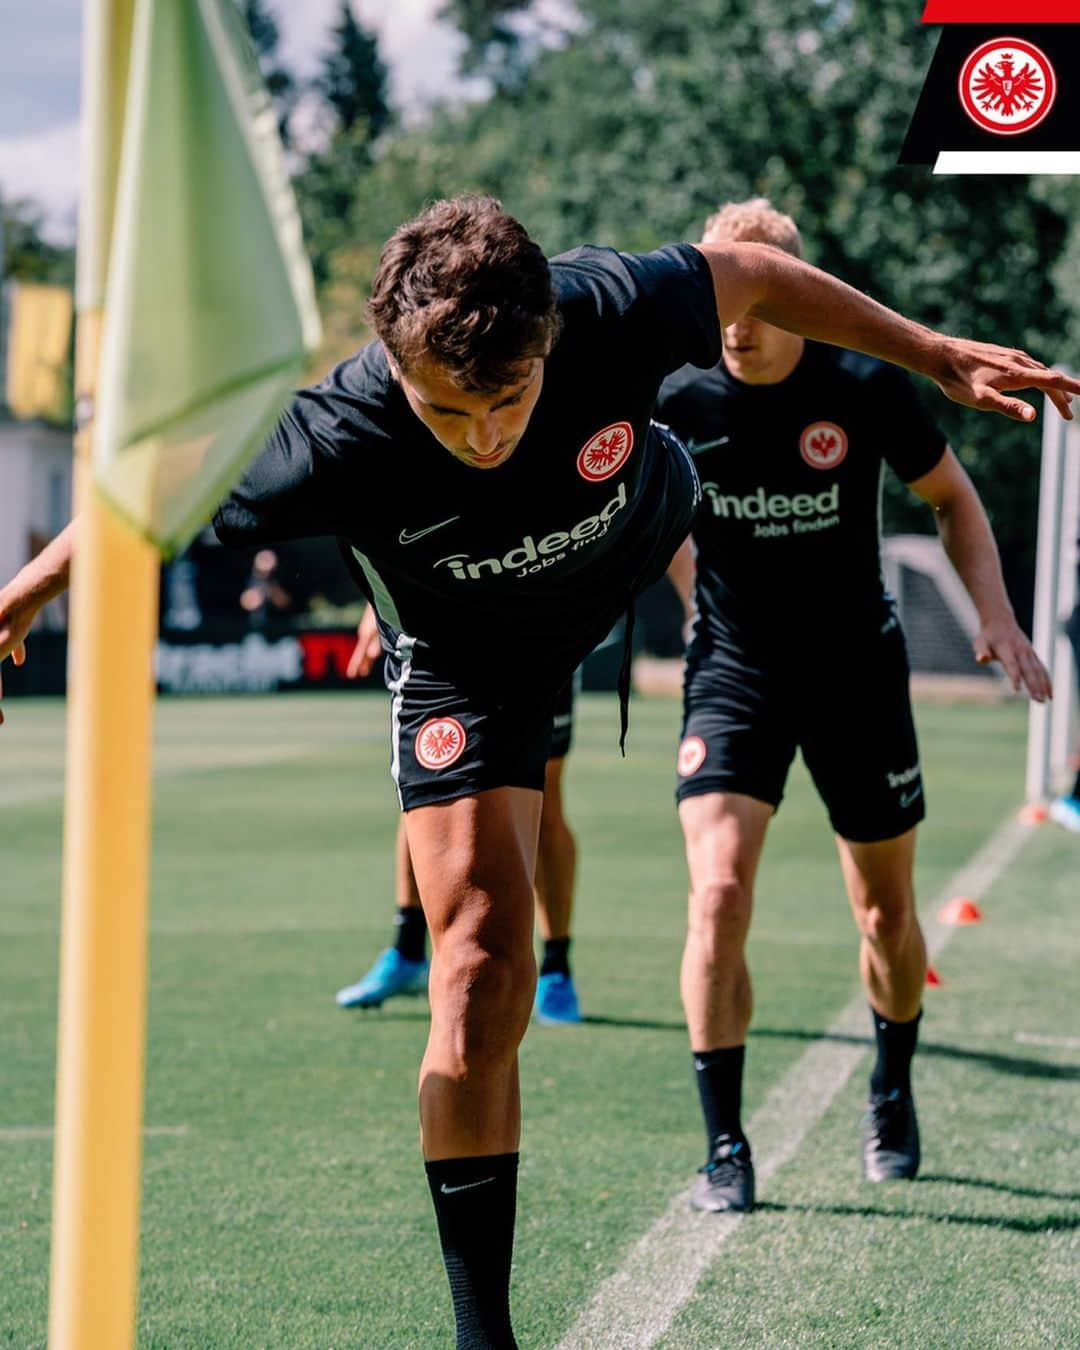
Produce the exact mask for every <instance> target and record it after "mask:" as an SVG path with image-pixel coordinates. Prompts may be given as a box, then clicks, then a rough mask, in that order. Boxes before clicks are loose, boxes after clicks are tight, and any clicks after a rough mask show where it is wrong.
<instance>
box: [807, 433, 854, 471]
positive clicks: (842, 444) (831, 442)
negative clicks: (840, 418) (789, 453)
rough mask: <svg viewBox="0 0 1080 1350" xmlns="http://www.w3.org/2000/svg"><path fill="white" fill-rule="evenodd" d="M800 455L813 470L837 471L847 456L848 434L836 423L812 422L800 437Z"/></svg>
mask: <svg viewBox="0 0 1080 1350" xmlns="http://www.w3.org/2000/svg"><path fill="white" fill-rule="evenodd" d="M799 454H801V455H802V457H803V459H805V460H806V462H807V464H809V465H810V467H811V468H812V469H835V468H836V466H837V465H838V464H839V463H840V461H841V460H842V459H843V458H844V456H845V455H846V454H847V433H846V432H845V431H844V428H843V427H838V426H837V425H836V423H835V422H811V423H810V425H809V426H808V427H807V428H806V430H805V431H804V432H803V434H802V435H801V436H800V437H799Z"/></svg>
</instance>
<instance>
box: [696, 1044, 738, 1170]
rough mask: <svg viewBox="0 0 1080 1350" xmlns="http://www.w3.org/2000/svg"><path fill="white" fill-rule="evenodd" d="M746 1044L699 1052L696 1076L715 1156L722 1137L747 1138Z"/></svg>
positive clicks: (710, 1144) (707, 1132)
mask: <svg viewBox="0 0 1080 1350" xmlns="http://www.w3.org/2000/svg"><path fill="white" fill-rule="evenodd" d="M745 1058H746V1046H745V1045H733V1046H730V1047H728V1048H727V1049H726V1050H700V1051H698V1050H695V1051H694V1077H695V1078H696V1079H697V1088H698V1096H699V1097H700V1098H701V1109H702V1111H703V1113H704V1115H705V1137H706V1140H707V1141H708V1149H709V1156H710V1157H712V1152H713V1149H714V1148H715V1147H716V1140H717V1139H718V1138H719V1137H720V1135H722V1134H734V1135H736V1136H738V1138H740V1139H742V1138H745V1135H744V1134H743V1128H742V1119H741V1116H742V1076H743V1061H744V1060H745Z"/></svg>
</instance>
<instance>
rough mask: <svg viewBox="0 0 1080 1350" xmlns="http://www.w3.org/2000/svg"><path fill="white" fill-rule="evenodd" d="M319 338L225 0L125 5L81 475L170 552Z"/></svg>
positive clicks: (289, 214)
mask: <svg viewBox="0 0 1080 1350" xmlns="http://www.w3.org/2000/svg"><path fill="white" fill-rule="evenodd" d="M318 340H319V320H318V314H317V311H316V308H315V298H314V291H313V287H312V281H311V272H310V269H309V267H308V263H307V259H306V257H305V256H304V252H303V247H302V243H301V236H300V221H299V216H298V213H297V210H296V204H295V202H294V199H293V195H292V191H291V189H290V187H289V185H288V181H287V179H286V176H285V173H284V169H283V165H282V161H281V147H280V143H279V141H278V133H277V123H276V119H275V115H274V111H273V108H272V106H271V103H270V99H269V97H268V95H267V93H266V90H265V88H264V86H263V84H262V80H261V78H260V76H259V72H258V68H257V66H256V65H255V60H254V56H253V53H252V52H251V49H250V45H249V43H248V40H247V35H246V32H245V31H244V29H243V26H242V20H241V18H240V14H239V12H238V9H237V6H236V5H235V4H234V3H232V0H184V3H178V2H177V0H169V3H165V0H139V3H138V5H137V6H136V10H135V23H134V31H133V34H132V50H131V66H130V71H129V88H128V99H127V112H126V116H125V119H124V140H123V152H122V158H121V165H120V178H119V184H118V188H117V199H116V214H115V223H114V226H113V244H112V249H111V254H110V263H109V271H108V284H107V289H106V294H105V331H104V340H103V341H104V346H103V350H102V364H101V379H100V388H99V392H98V398H97V428H96V432H95V438H94V455H93V464H94V477H95V480H96V482H97V483H98V485H99V487H100V489H101V491H102V493H103V494H104V496H105V497H106V498H107V500H108V501H109V502H110V503H111V504H112V505H113V507H114V508H115V509H116V510H117V511H118V512H119V513H120V514H121V515H122V516H123V517H124V518H125V519H126V520H127V521H128V522H129V523H130V524H131V525H132V526H133V527H134V528H135V529H137V530H138V531H139V532H140V533H141V534H143V535H144V536H146V537H147V538H149V539H150V540H152V541H153V542H154V543H155V544H157V546H158V548H159V549H160V550H161V551H162V552H164V553H172V552H173V551H175V550H176V549H178V548H181V547H182V546H183V545H184V544H186V543H187V542H188V540H189V539H190V537H191V535H192V534H193V533H194V532H195V531H196V530H197V529H198V527H199V526H200V525H201V524H202V523H203V522H204V521H205V520H206V518H207V516H208V515H209V513H210V511H211V509H212V508H213V507H214V506H215V505H216V504H217V502H218V500H219V499H220V498H221V497H222V496H223V495H224V493H225V491H226V490H227V489H228V488H229V487H230V486H231V484H232V482H233V481H234V479H235V478H236V477H237V476H238V475H239V473H240V472H241V470H242V469H243V468H244V466H245V463H246V460H247V459H248V458H250V456H251V454H252V453H253V452H254V450H255V449H256V448H257V446H258V444H259V443H260V442H261V440H262V439H263V437H264V436H265V435H266V433H267V432H268V431H269V429H270V427H271V425H272V424H273V422H274V420H275V418H276V417H277V415H278V413H279V412H280V410H281V407H282V405H283V403H284V401H285V399H286V398H287V396H288V394H289V393H290V391H291V390H292V388H293V387H294V386H295V384H296V382H297V377H298V376H299V374H300V373H301V371H302V368H303V365H304V361H305V356H306V353H307V352H308V351H310V350H311V349H312V348H313V347H314V346H315V345H316V344H317V342H318Z"/></svg>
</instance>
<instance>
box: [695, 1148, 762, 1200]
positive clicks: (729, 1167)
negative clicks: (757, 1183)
mask: <svg viewBox="0 0 1080 1350" xmlns="http://www.w3.org/2000/svg"><path fill="white" fill-rule="evenodd" d="M690 1208H691V1209H706V1210H712V1211H714V1212H716V1213H721V1212H723V1211H724V1210H734V1211H736V1212H738V1213H740V1214H748V1213H749V1212H750V1210H752V1209H753V1208H754V1160H753V1158H752V1157H751V1156H750V1145H749V1144H748V1143H747V1142H746V1140H745V1139H741V1138H737V1137H736V1136H735V1135H733V1134H721V1135H719V1136H718V1138H717V1140H716V1144H715V1145H714V1147H713V1152H712V1157H711V1158H710V1159H709V1161H708V1162H707V1163H706V1164H705V1166H704V1167H702V1168H701V1169H700V1170H699V1172H698V1175H697V1180H696V1181H695V1182H694V1189H693V1190H692V1191H691V1192H690Z"/></svg>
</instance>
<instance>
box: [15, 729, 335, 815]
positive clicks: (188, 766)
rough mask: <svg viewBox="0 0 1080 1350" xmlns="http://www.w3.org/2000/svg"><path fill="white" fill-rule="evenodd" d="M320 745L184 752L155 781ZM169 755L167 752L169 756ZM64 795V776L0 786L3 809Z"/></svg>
mask: <svg viewBox="0 0 1080 1350" xmlns="http://www.w3.org/2000/svg"><path fill="white" fill-rule="evenodd" d="M318 749H319V746H318V745H317V744H305V745H275V746H253V747H251V748H246V749H245V748H236V749H227V750H214V751H212V752H211V751H206V752H203V751H199V750H195V751H191V750H186V751H185V750H182V749H180V753H181V754H183V755H184V758H183V759H182V760H180V761H179V762H178V763H177V762H173V763H166V764H162V765H160V766H159V767H157V768H155V770H154V781H155V782H157V781H158V780H160V779H163V778H180V777H182V776H183V775H184V774H188V773H205V772H207V771H210V772H214V771H216V770H218V769H247V768H253V767H255V766H256V765H259V764H274V763H276V762H277V761H279V760H288V759H299V758H301V757H302V756H304V755H309V754H314V753H315V752H316V751H317V750H318ZM166 754H168V752H166ZM63 795H64V777H63V774H62V773H61V774H60V775H58V776H57V777H56V778H54V779H50V780H49V781H47V782H44V783H43V782H37V783H26V784H19V783H18V782H10V781H9V782H6V783H5V782H0V806H26V805H28V804H29V803H31V802H47V801H50V800H51V799H52V798H54V797H62V796H63Z"/></svg>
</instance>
